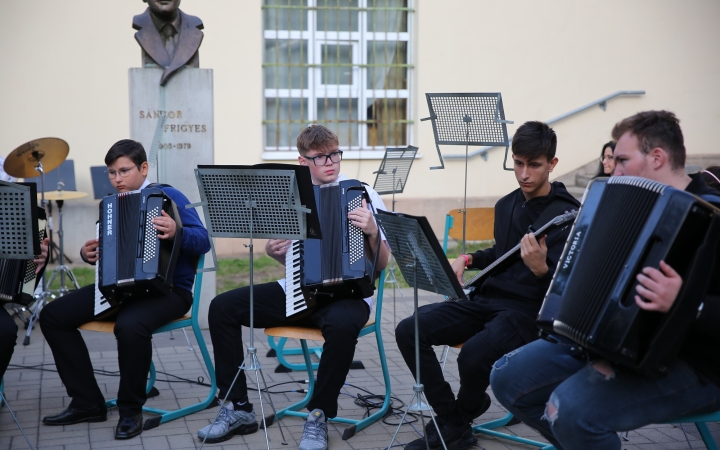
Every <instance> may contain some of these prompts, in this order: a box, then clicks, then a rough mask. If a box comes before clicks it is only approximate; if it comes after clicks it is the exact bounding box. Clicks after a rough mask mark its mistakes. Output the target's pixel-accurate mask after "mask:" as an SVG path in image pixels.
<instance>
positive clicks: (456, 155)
mask: <svg viewBox="0 0 720 450" xmlns="http://www.w3.org/2000/svg"><path fill="white" fill-rule="evenodd" d="M644 94H645V91H617V92H615V93H614V94H610V95H606V96H605V97H602V98H600V99H598V100H595V101H594V102H590V103H588V104H587V105H583V106H581V107H579V108H575V109H573V110H572V111H568V112H566V113H565V114H560V115H559V116H557V117H553V118H552V119H550V120H546V121H545V123H546V124H548V125H550V124H553V123H555V122H559V121H561V120H563V119H566V118H568V117H570V116H573V115H575V114H577V113H579V112H582V111H585V110H586V109H589V108H592V107H593V106H596V105H597V106H599V107H600V108H601V109H602V110H603V111H605V108H606V107H607V101H608V100H611V99H613V98H615V97H620V96H622V95H644ZM513 137H514V135H513V136H512V137H511V138H510V139H509V140H508V144H509V143H511V142H512V138H513ZM495 147H497V146H489V147H480V148H479V149H477V150H475V151H472V152H470V153H468V155H467V157H468V158H472V157H474V156H478V155H480V156H482V158H483V159H484V160H485V161H487V153H488V151H490V149H493V148H495ZM445 158H448V159H465V155H464V154H460V153H453V154H449V155H445Z"/></svg>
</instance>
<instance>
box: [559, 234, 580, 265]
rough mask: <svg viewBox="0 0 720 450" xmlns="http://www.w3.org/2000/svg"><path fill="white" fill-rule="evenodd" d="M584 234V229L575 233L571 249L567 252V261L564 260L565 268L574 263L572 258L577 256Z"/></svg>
mask: <svg viewBox="0 0 720 450" xmlns="http://www.w3.org/2000/svg"><path fill="white" fill-rule="evenodd" d="M581 235H582V231H578V232H577V233H575V236H573V240H572V243H571V244H570V249H569V250H568V252H567V255H565V261H563V269H567V268H568V267H570V264H572V259H573V257H575V251H576V250H577V248H578V245H579V243H580V236H581Z"/></svg>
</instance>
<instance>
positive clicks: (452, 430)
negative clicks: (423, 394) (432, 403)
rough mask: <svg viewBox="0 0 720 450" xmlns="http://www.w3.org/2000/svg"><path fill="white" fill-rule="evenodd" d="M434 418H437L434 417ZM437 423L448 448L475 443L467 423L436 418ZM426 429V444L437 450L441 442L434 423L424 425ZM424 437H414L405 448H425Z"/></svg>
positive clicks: (464, 446)
mask: <svg viewBox="0 0 720 450" xmlns="http://www.w3.org/2000/svg"><path fill="white" fill-rule="evenodd" d="M435 420H438V418H437V417H436V418H435ZM438 425H439V426H440V429H441V430H442V436H443V440H444V441H445V446H446V447H447V449H448V450H461V449H464V448H468V447H472V446H473V445H475V444H477V438H476V437H475V436H474V435H473V433H472V428H471V427H470V425H469V424H463V425H455V424H453V423H450V422H447V423H446V422H443V421H442V420H438ZM425 430H426V431H427V439H428V442H427V445H428V446H429V447H430V450H439V449H442V448H443V444H442V442H441V441H440V436H439V435H438V432H437V428H435V423H434V422H432V421H431V422H430V423H428V424H427V426H426V427H425ZM426 449H427V446H426V445H425V437H421V438H419V439H415V440H414V441H412V442H410V443H409V444H407V445H406V446H405V450H426Z"/></svg>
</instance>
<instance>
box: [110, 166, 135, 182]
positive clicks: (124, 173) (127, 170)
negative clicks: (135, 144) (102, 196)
mask: <svg viewBox="0 0 720 450" xmlns="http://www.w3.org/2000/svg"><path fill="white" fill-rule="evenodd" d="M135 167H136V166H132V167H124V168H122V169H120V170H117V171H115V170H111V169H108V170H106V171H105V173H106V174H107V176H108V178H110V179H111V180H112V179H113V178H115V176H116V175H120V178H125V177H126V176H128V174H129V173H130V171H131V170H133V169H134V168H135Z"/></svg>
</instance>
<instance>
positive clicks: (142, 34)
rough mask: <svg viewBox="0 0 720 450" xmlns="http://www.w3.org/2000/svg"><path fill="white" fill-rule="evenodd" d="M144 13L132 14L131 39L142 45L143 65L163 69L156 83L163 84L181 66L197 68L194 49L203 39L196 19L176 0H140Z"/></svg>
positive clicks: (199, 22)
mask: <svg viewBox="0 0 720 450" xmlns="http://www.w3.org/2000/svg"><path fill="white" fill-rule="evenodd" d="M143 2H144V3H147V4H148V8H147V9H146V10H145V12H144V13H142V14H139V15H137V16H135V17H133V28H134V29H136V30H138V31H137V33H135V40H137V41H138V44H140V47H142V50H143V52H142V56H143V61H142V62H143V66H148V65H157V66H159V67H161V68H163V69H165V70H164V72H163V74H162V77H161V78H160V85H161V86H165V84H166V83H167V82H168V80H169V79H170V77H171V76H172V75H173V74H174V73H175V72H177V71H178V69H180V68H181V67H184V66H189V67H199V66H200V57H199V56H198V48H200V43H201V42H202V40H203V36H204V35H203V32H202V31H200V30H202V29H203V28H204V27H203V23H202V20H200V18H198V17H195V16H190V15H187V14H185V13H184V12H182V11H180V0H143Z"/></svg>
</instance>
